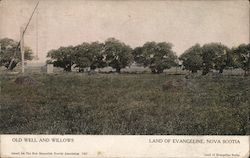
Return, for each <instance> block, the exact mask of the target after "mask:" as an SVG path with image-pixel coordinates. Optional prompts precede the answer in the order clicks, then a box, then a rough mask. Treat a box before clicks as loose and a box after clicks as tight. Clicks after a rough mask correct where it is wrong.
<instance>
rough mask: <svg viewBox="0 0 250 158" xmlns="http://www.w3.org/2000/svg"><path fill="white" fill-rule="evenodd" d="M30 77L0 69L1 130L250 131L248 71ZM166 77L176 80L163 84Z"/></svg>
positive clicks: (232, 132) (30, 131) (102, 132)
mask: <svg viewBox="0 0 250 158" xmlns="http://www.w3.org/2000/svg"><path fill="white" fill-rule="evenodd" d="M31 76H32V77H33V78H34V79H35V80H36V81H38V84H36V85H30V86H24V85H18V84H16V83H15V82H14V80H15V79H16V77H17V75H10V74H8V75H7V74H4V75H1V77H0V86H1V91H0V92H1V93H0V106H1V109H0V112H1V113H0V121H1V122H0V133H2V134H3V133H5V134H7V133H8V134H10V133H20V134H21V133H22V134H31V133H32V134H146V135H147V134H157V135H159V134H174V135H179V134H192V135H197V134H198V135H208V134H215V135H221V134H223V135H224V134H226V135H230V134H237V135H246V134H250V133H249V104H250V103H249V97H250V94H249V93H250V92H249V91H250V77H243V76H222V77H211V76H210V77H203V76H198V77H195V78H190V79H185V76H184V75H167V74H162V75H153V74H119V75H117V74H95V75H90V76H89V75H86V74H77V73H68V74H67V73H64V74H53V75H42V74H33V75H31ZM168 81H172V82H174V83H178V84H180V85H178V84H177V85H176V87H172V88H169V89H166V90H163V89H162V85H163V84H164V83H165V82H168ZM175 81H176V82H175ZM177 81H178V82H177Z"/></svg>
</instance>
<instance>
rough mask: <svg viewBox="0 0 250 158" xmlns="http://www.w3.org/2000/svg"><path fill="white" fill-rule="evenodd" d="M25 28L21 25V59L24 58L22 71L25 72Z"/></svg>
mask: <svg viewBox="0 0 250 158" xmlns="http://www.w3.org/2000/svg"><path fill="white" fill-rule="evenodd" d="M23 33H24V29H23V27H21V29H20V50H21V60H22V73H23V74H24V37H23Z"/></svg>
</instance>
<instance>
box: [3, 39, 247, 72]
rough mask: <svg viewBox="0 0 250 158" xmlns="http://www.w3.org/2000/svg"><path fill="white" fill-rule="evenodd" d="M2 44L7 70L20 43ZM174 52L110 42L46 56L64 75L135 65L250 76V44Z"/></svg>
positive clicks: (168, 48) (169, 46) (151, 44)
mask: <svg viewBox="0 0 250 158" xmlns="http://www.w3.org/2000/svg"><path fill="white" fill-rule="evenodd" d="M8 42H9V43H10V44H9V45H8V44H7V43H8ZM0 44H1V54H0V64H1V66H8V64H9V63H10V57H11V56H13V49H12V47H14V46H15V45H17V43H16V42H14V41H13V40H11V39H6V38H5V39H2V40H0ZM10 45H11V46H10ZM172 48H173V44H172V43H167V42H158V43H157V42H146V43H145V44H144V45H143V46H139V47H136V48H134V49H132V48H131V47H130V46H129V45H127V44H125V43H124V42H121V41H119V40H117V39H115V38H108V39H107V40H106V41H105V42H104V43H101V42H92V43H87V42H84V43H82V44H80V45H76V46H67V47H60V48H58V49H53V50H50V51H49V52H48V54H47V57H48V58H49V60H47V63H51V64H53V65H54V66H56V67H61V68H63V69H64V70H65V71H71V69H72V67H74V68H77V69H78V70H79V72H83V71H84V70H85V69H86V68H89V69H90V70H95V69H96V68H104V67H107V66H110V67H112V68H114V69H115V70H116V72H118V73H120V72H121V69H123V68H125V67H127V66H130V65H131V64H133V63H136V64H137V65H138V66H143V67H148V68H149V69H150V70H151V71H152V73H162V72H163V71H164V70H165V69H169V68H171V67H177V66H178V67H182V68H183V69H185V70H188V71H191V72H192V73H197V72H198V71H202V74H203V75H206V74H207V73H209V72H210V71H211V70H218V72H219V73H223V70H225V69H235V68H241V69H243V70H244V71H245V75H247V74H249V70H250V44H241V45H239V46H238V47H233V48H229V47H227V46H226V45H223V44H221V43H208V44H204V45H203V46H201V45H200V44H195V45H194V46H192V47H190V48H189V49H187V50H186V51H185V52H183V54H181V55H180V56H179V57H178V56H177V55H176V53H175V52H174V51H173V50H172ZM30 52H31V51H30V49H28V48H27V51H26V54H27V55H26V56H27V58H26V59H31V58H30ZM19 56H20V55H19ZM19 56H18V55H17V57H16V60H15V61H16V62H15V63H18V62H19V61H20V58H19Z"/></svg>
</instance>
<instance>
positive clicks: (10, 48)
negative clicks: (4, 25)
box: [0, 38, 33, 70]
mask: <svg viewBox="0 0 250 158" xmlns="http://www.w3.org/2000/svg"><path fill="white" fill-rule="evenodd" d="M0 46H1V51H0V66H4V67H6V68H9V66H10V63H11V60H13V61H12V64H11V66H10V70H13V69H14V68H15V67H16V65H17V64H18V63H19V62H21V51H20V48H17V47H18V42H16V41H14V40H13V39H10V38H3V39H0ZM32 54H33V52H32V50H31V49H30V48H29V47H24V59H25V60H32V59H33V56H32Z"/></svg>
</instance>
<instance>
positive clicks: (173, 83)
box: [162, 80, 185, 91]
mask: <svg viewBox="0 0 250 158" xmlns="http://www.w3.org/2000/svg"><path fill="white" fill-rule="evenodd" d="M183 86H185V83H184V81H182V80H169V81H166V82H165V83H163V85H162V90H163V91H167V90H171V91H174V90H180V89H182V88H183Z"/></svg>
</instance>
